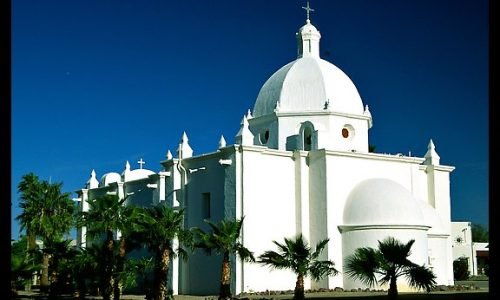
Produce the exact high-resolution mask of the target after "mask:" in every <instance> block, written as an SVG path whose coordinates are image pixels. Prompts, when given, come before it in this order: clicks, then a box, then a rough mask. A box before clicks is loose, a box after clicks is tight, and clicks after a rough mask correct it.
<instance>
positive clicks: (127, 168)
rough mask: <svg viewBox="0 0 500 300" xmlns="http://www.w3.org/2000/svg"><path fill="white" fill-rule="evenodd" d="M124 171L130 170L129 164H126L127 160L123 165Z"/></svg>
mask: <svg viewBox="0 0 500 300" xmlns="http://www.w3.org/2000/svg"><path fill="white" fill-rule="evenodd" d="M125 170H126V171H129V170H130V163H129V162H128V160H127V162H126V163H125Z"/></svg>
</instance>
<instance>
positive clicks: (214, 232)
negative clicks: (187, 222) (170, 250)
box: [194, 218, 255, 299]
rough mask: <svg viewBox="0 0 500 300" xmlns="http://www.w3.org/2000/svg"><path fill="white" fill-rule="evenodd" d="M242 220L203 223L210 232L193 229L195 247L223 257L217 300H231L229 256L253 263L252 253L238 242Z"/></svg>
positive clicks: (206, 221)
mask: <svg viewBox="0 0 500 300" xmlns="http://www.w3.org/2000/svg"><path fill="white" fill-rule="evenodd" d="M243 219H244V218H241V220H235V221H229V220H222V221H220V222H219V223H218V224H214V223H212V222H210V221H208V220H205V223H207V224H208V225H209V226H210V229H211V231H209V232H204V231H203V230H201V229H200V228H195V229H194V231H195V234H196V237H197V241H196V243H195V247H197V248H201V249H204V250H205V251H206V252H207V253H209V254H211V251H212V250H214V251H215V252H216V253H219V254H222V256H223V258H222V267H221V279H220V291H219V299H231V265H230V258H229V256H230V255H232V254H237V255H238V256H239V257H240V258H241V259H242V260H244V261H250V262H255V257H254V256H253V253H252V252H250V250H248V249H247V248H246V247H245V246H243V244H242V243H241V242H240V234H241V227H242V226H243Z"/></svg>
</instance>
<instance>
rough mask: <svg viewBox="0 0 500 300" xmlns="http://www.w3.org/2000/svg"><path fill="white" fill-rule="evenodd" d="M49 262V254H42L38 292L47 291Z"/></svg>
mask: <svg viewBox="0 0 500 300" xmlns="http://www.w3.org/2000/svg"><path fill="white" fill-rule="evenodd" d="M49 260H50V254H48V253H43V258H42V278H41V280H40V291H41V292H42V293H46V292H47V291H48V290H49Z"/></svg>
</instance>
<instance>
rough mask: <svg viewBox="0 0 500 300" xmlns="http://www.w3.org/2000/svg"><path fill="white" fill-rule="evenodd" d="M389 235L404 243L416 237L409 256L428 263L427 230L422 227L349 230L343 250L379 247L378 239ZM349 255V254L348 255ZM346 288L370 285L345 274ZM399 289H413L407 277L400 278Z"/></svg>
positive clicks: (414, 260) (363, 287)
mask: <svg viewBox="0 0 500 300" xmlns="http://www.w3.org/2000/svg"><path fill="white" fill-rule="evenodd" d="M388 236H392V237H394V238H396V239H398V240H399V241H401V242H402V243H407V242H408V241H409V240H411V239H414V240H415V243H414V244H413V247H412V248H411V255H410V257H409V258H408V259H409V260H410V261H412V262H414V263H416V264H419V265H422V264H425V263H427V247H428V245H427V233H426V230H422V229H412V228H397V227H394V228H389V227H386V228H380V229H378V228H374V229H364V230H353V231H347V232H345V233H343V234H342V242H343V243H342V251H343V252H344V253H345V254H348V253H354V251H355V250H356V249H357V248H360V247H372V248H375V249H377V248H378V241H381V240H383V239H385V238H386V237H388ZM346 257H347V256H346ZM343 283H344V289H347V290H350V289H357V288H362V289H365V288H367V287H368V286H366V285H365V284H363V283H362V282H360V281H359V280H354V279H351V278H349V277H348V276H344V281H343ZM397 283H398V290H399V291H409V290H411V289H410V288H409V286H408V284H407V282H406V279H405V278H399V279H398V281H397ZM371 288H372V289H373V288H375V289H379V288H383V289H387V288H388V287H387V286H384V287H380V286H378V287H371Z"/></svg>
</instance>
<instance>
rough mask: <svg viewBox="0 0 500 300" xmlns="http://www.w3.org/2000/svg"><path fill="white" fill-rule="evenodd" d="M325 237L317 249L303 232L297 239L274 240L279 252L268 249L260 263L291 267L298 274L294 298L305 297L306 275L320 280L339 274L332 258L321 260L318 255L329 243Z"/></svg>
mask: <svg viewBox="0 0 500 300" xmlns="http://www.w3.org/2000/svg"><path fill="white" fill-rule="evenodd" d="M328 241H329V239H324V240H322V241H320V242H319V243H318V244H317V245H316V249H314V250H313V249H312V248H311V247H309V245H308V243H307V241H306V240H305V239H304V237H303V235H302V234H298V235H297V236H296V237H295V239H288V238H285V242H284V243H283V244H281V243H278V242H276V241H273V243H274V244H275V245H276V246H278V249H279V252H275V251H266V252H264V254H262V255H260V256H259V261H258V262H259V263H261V264H264V265H268V266H270V267H272V268H275V269H290V270H291V271H293V272H294V273H295V274H296V275H297V282H296V283H295V291H294V296H293V298H294V299H304V298H305V297H304V277H306V276H311V277H312V278H313V279H314V280H320V279H321V278H323V277H324V276H329V275H337V273H338V271H337V270H336V269H335V268H334V263H333V262H332V261H330V260H319V259H318V257H319V255H320V254H321V252H322V251H323V249H324V248H325V247H326V245H327V244H328Z"/></svg>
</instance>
